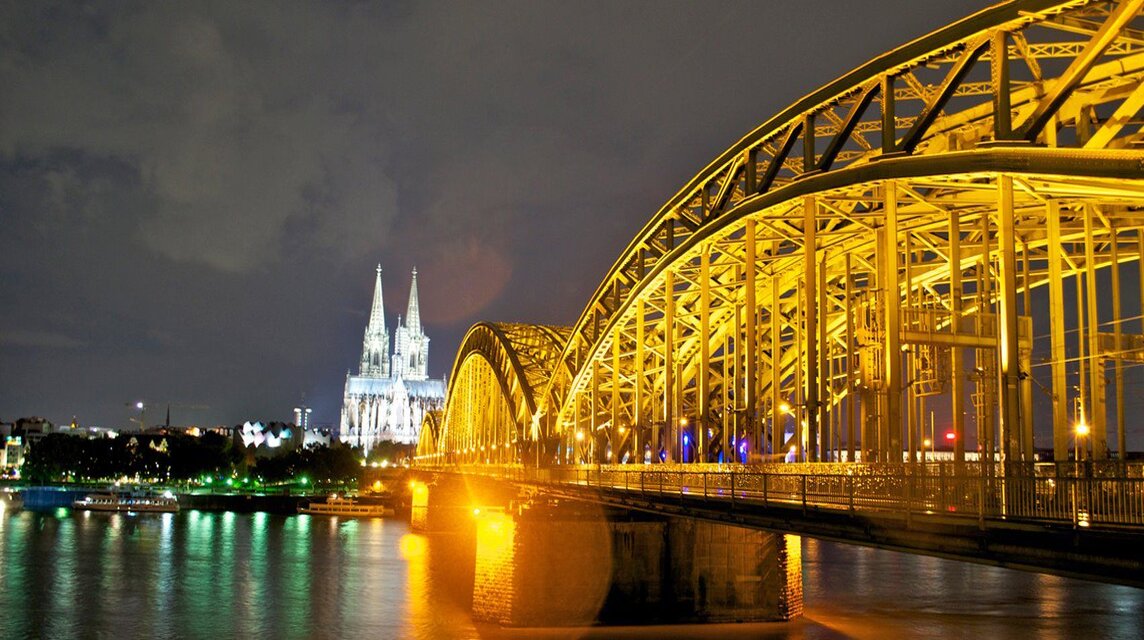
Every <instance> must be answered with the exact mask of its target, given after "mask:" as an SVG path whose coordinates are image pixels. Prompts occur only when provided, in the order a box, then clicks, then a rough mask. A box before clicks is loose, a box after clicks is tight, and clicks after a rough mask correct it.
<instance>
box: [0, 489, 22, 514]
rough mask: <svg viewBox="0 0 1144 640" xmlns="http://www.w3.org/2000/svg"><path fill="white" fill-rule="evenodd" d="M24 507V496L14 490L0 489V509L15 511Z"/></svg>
mask: <svg viewBox="0 0 1144 640" xmlns="http://www.w3.org/2000/svg"><path fill="white" fill-rule="evenodd" d="M22 508H24V498H23V496H21V495H20V494H19V493H17V492H15V491H7V490H6V491H0V511H16V510H17V509H22Z"/></svg>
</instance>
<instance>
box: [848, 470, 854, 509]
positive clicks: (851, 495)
mask: <svg viewBox="0 0 1144 640" xmlns="http://www.w3.org/2000/svg"><path fill="white" fill-rule="evenodd" d="M846 484H847V485H848V489H849V491H848V492H847V493H848V494H849V506H850V513H854V476H852V475H850V476H846Z"/></svg>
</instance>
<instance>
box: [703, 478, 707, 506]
mask: <svg viewBox="0 0 1144 640" xmlns="http://www.w3.org/2000/svg"><path fill="white" fill-rule="evenodd" d="M703 499H704V500H706V499H707V472H706V471H704V472H703Z"/></svg>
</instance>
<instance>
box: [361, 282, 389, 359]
mask: <svg viewBox="0 0 1144 640" xmlns="http://www.w3.org/2000/svg"><path fill="white" fill-rule="evenodd" d="M389 370H390V369H389V330H388V329H386V328H385V305H384V304H383V302H382V297H381V265H380V264H379V265H377V280H376V281H375V282H374V285H373V308H372V309H370V312H369V324H368V325H367V326H366V328H365V338H364V339H363V340H362V347H361V371H360V373H361V375H362V376H365V377H370V378H388V377H389Z"/></svg>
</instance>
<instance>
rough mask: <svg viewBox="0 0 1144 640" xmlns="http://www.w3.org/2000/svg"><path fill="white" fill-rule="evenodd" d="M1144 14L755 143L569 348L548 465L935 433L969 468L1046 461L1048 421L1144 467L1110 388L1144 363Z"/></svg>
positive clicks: (888, 453)
mask: <svg viewBox="0 0 1144 640" xmlns="http://www.w3.org/2000/svg"><path fill="white" fill-rule="evenodd" d="M1142 5H1144V1H1142V0H1124V1H1122V2H1119V3H1115V4H1110V3H1106V2H1087V1H1077V2H1052V1H1044V0H1038V1H1034V0H1022V1H1015V2H1007V3H1003V4H1000V5H997V6H995V7H992V8H989V9H986V10H984V11H981V12H978V13H976V14H974V15H972V16H969V17H968V18H965V19H964V20H961V21H958V22H956V23H954V24H952V25H949V26H948V27H945V28H943V29H939V30H937V31H935V32H933V33H931V34H928V35H926V36H924V37H922V38H918V39H916V40H914V41H912V42H910V43H908V44H906V45H904V46H902V47H899V48H898V49H895V50H893V51H890V52H888V53H886V54H884V55H882V56H879V57H877V58H875V59H873V60H871V61H870V62H868V63H866V64H864V65H862V66H860V67H858V68H857V69H855V70H854V71H852V72H850V73H848V74H845V75H844V76H842V77H841V78H839V79H837V80H835V81H834V82H831V83H829V84H827V85H826V86H824V87H822V88H821V89H819V90H817V91H815V92H813V93H811V94H809V95H807V96H806V97H804V98H802V99H800V100H798V101H797V102H795V103H794V104H792V105H791V106H790V107H788V108H787V109H784V110H783V111H781V112H780V113H778V114H776V115H775V116H774V117H772V118H770V119H769V120H767V121H766V122H764V123H763V124H762V125H761V126H759V127H758V128H757V129H755V130H754V131H752V132H750V133H749V134H748V135H747V136H745V137H744V138H743V139H742V140H740V141H738V142H737V143H735V144H734V145H732V146H731V147H730V148H729V149H728V150H727V151H725V152H724V153H723V154H721V155H720V156H719V157H718V158H716V159H715V160H714V161H713V162H711V163H710V164H709V165H707V166H706V167H704V168H703V169H702V170H701V171H700V172H699V173H698V174H697V175H696V176H695V177H694V178H693V179H692V180H690V181H689V182H688V183H687V184H686V185H685V186H684V187H683V188H682V189H681V190H680V191H679V192H678V193H676V194H675V195H674V196H673V197H672V198H671V199H669V200H668V202H667V203H666V204H665V205H664V206H663V207H662V208H661V209H660V210H659V211H658V212H657V213H656V214H655V215H654V216H653V217H652V219H651V221H650V222H649V223H648V224H647V225H646V226H645V227H644V228H643V230H641V231H640V233H639V234H638V235H637V236H636V238H635V239H633V241H632V242H631V244H629V246H628V247H627V248H626V249H625V251H624V252H623V253H622V254H621V256H620V258H619V259H618V260H617V261H616V263H615V264H614V265H613V266H612V268H611V269H610V270H609V272H608V274H607V275H606V276H605V278H604V280H603V281H602V282H601V284H600V286H599V288H598V289H597V290H596V292H595V293H594V294H593V296H592V298H591V299H590V300H589V302H588V304H587V305H586V307H585V310H584V312H583V313H582V314H581V316H580V318H579V319H578V321H577V322H576V324H575V325H574V326H573V327H572V328H571V330H570V331H569V332H568V333H567V334H566V340H565V342H564V345H563V350H562V353H561V354H560V356H559V361H560V363H561V366H551V367H549V368H548V369H547V370H548V372H549V374H550V375H549V377H548V378H547V380H546V384H545V386H544V387H543V391H540V389H534V392H536V391H539V393H535V395H534V396H533V397H534V399H535V401H536V407H535V410H534V411H533V414H532V415H533V416H534V421H535V423H536V424H537V432H536V433H535V434H530V435H532V437H533V438H534V439H538V440H544V441H545V442H546V443H547V444H546V447H545V451H544V455H543V458H544V459H545V460H549V461H552V460H555V461H558V462H586V461H593V462H617V461H624V460H626V461H640V460H660V459H664V460H671V461H684V462H692V461H716V460H723V461H731V460H733V459H734V460H751V459H767V458H775V457H780V456H786V455H789V456H791V457H793V458H796V459H800V460H827V459H829V460H840V459H846V460H854V459H856V458H860V459H862V460H864V461H868V460H881V461H901V460H903V459H914V458H916V457H917V456H918V455H919V452H923V451H924V447H925V446H926V445H925V440H926V429H925V427H926V424H925V417H926V416H927V412H928V411H940V412H941V413H942V414H943V415H948V416H949V422H948V430H949V432H950V433H951V434H952V435H953V442H954V448H955V456H956V458H957V459H959V460H961V459H964V457H965V450H966V448H967V445H968V448H969V449H971V450H972V449H976V448H979V449H981V450H983V451H988V452H993V451H996V452H998V454H999V455H1001V456H1003V457H1004V458H1005V459H1007V460H1026V461H1027V460H1032V459H1033V455H1034V449H1035V447H1034V441H1033V433H1034V430H1033V419H1034V416H1039V419H1043V417H1044V416H1050V417H1049V420H1050V421H1051V424H1052V432H1053V449H1054V453H1055V454H1056V456H1057V458H1058V459H1063V458H1065V457H1067V455H1068V452H1069V446H1070V442H1072V440H1071V439H1073V438H1075V435H1074V434H1073V433H1072V424H1073V422H1074V421H1076V420H1078V419H1079V420H1080V421H1082V422H1083V421H1087V422H1091V423H1092V424H1091V426H1092V434H1093V435H1092V437H1091V438H1089V439H1088V440H1086V441H1085V442H1084V443H1083V444H1084V447H1085V448H1087V449H1088V450H1089V454H1088V455H1090V456H1095V457H1098V458H1099V457H1103V456H1105V455H1107V451H1108V449H1109V448H1115V449H1118V450H1119V451H1123V450H1124V422H1125V421H1124V418H1123V411H1124V402H1123V401H1122V400H1120V401H1117V402H1114V403H1109V402H1108V401H1107V398H1106V395H1107V390H1106V386H1107V384H1106V383H1105V376H1106V371H1105V369H1106V367H1107V366H1108V365H1110V364H1111V365H1112V366H1113V367H1114V368H1115V377H1116V380H1118V382H1117V384H1116V394H1117V396H1118V397H1122V396H1123V392H1124V383H1123V379H1124V375H1125V374H1124V372H1123V371H1122V369H1121V365H1120V363H1121V362H1123V361H1124V360H1128V359H1133V358H1137V356H1136V355H1135V354H1136V353H1137V352H1138V349H1137V346H1136V345H1137V344H1138V343H1140V344H1144V327H1142V328H1141V329H1140V333H1139V334H1136V333H1134V332H1132V333H1129V326H1128V325H1127V324H1126V323H1125V320H1127V319H1129V318H1132V316H1131V314H1130V313H1128V312H1127V309H1129V308H1131V309H1139V307H1140V298H1141V297H1142V296H1141V294H1140V293H1139V292H1135V293H1131V292H1129V294H1128V295H1125V292H1126V291H1128V288H1126V287H1123V286H1121V282H1120V280H1121V272H1122V271H1124V269H1122V268H1121V267H1120V266H1119V265H1120V264H1121V263H1132V268H1134V269H1135V271H1134V275H1135V276H1136V277H1140V278H1141V279H1144V274H1141V273H1139V265H1140V262H1141V260H1140V257H1141V253H1142V252H1144V213H1142V211H1141V205H1142V203H1144V198H1142V196H1144V151H1142V150H1141V147H1142V145H1144V131H1142V130H1141V124H1140V108H1141V105H1142V104H1144V83H1142V82H1141V80H1142V78H1144V37H1142V33H1144V31H1142V30H1141V28H1142V27H1144V24H1141V22H1142V21H1141V15H1140V14H1141V6H1142ZM1114 266H1115V268H1113V267H1114ZM1098 271H1106V272H1108V273H1109V274H1110V275H1108V276H1107V278H1106V277H1104V276H1101V277H1100V278H1098V277H1097V273H1098ZM1065 282H1069V284H1068V285H1067V286H1066V285H1065V284H1064V283H1065ZM1037 289H1042V290H1045V293H1043V294H1041V293H1039V294H1038V298H1037V300H1036V304H1034V298H1033V296H1032V293H1033V292H1034V291H1035V290H1037ZM1045 297H1047V298H1048V302H1047V304H1045V303H1044V300H1043V299H1044V298H1045ZM1065 308H1068V309H1070V313H1071V311H1072V310H1073V309H1075V310H1076V313H1075V314H1073V315H1074V316H1075V317H1076V318H1077V319H1073V320H1072V322H1071V323H1070V324H1068V325H1066V319H1065V317H1064V316H1065V314H1064V313H1063V310H1064V309H1065ZM1046 309H1048V310H1051V311H1047V310H1046ZM1110 317H1111V318H1112V320H1111V321H1109V320H1108V319H1109V318H1110ZM1137 326H1139V325H1137ZM1041 334H1044V335H1045V336H1046V338H1045V339H1043V340H1040V341H1039V342H1038V341H1034V339H1033V338H1034V335H1041ZM1070 335H1071V336H1073V337H1072V338H1069V339H1066V336H1070ZM1034 353H1036V356H1037V360H1044V363H1043V365H1042V364H1041V363H1039V362H1038V364H1037V368H1036V369H1034ZM1034 384H1040V385H1041V386H1042V387H1044V388H1045V389H1048V390H1049V392H1048V393H1047V394H1040V393H1039V392H1036V389H1034ZM1074 387H1075V390H1074V389H1073V388H1074ZM1044 396H1047V398H1048V400H1047V401H1046V400H1045V397H1044ZM519 406H520V405H517V408H519ZM1042 407H1043V409H1042ZM1074 407H1075V409H1074ZM1111 409H1114V411H1112V410H1111ZM1113 413H1115V414H1116V415H1115V416H1113V415H1112V414H1113ZM521 419H523V416H522V418H521ZM1110 424H1115V425H1116V429H1117V432H1116V437H1117V440H1118V442H1117V444H1116V446H1114V447H1110V446H1109V441H1108V439H1107V438H1108V434H1109V433H1110V430H1109V425H1110ZM931 429H932V427H931ZM518 433H522V434H523V433H524V431H523V430H521V431H519V432H518ZM935 435H936V434H932V433H931V434H930V439H931V442H930V444H929V446H930V447H931V448H932V447H933V442H932V439H933V437H934V436H935ZM988 458H989V459H992V456H988Z"/></svg>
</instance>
